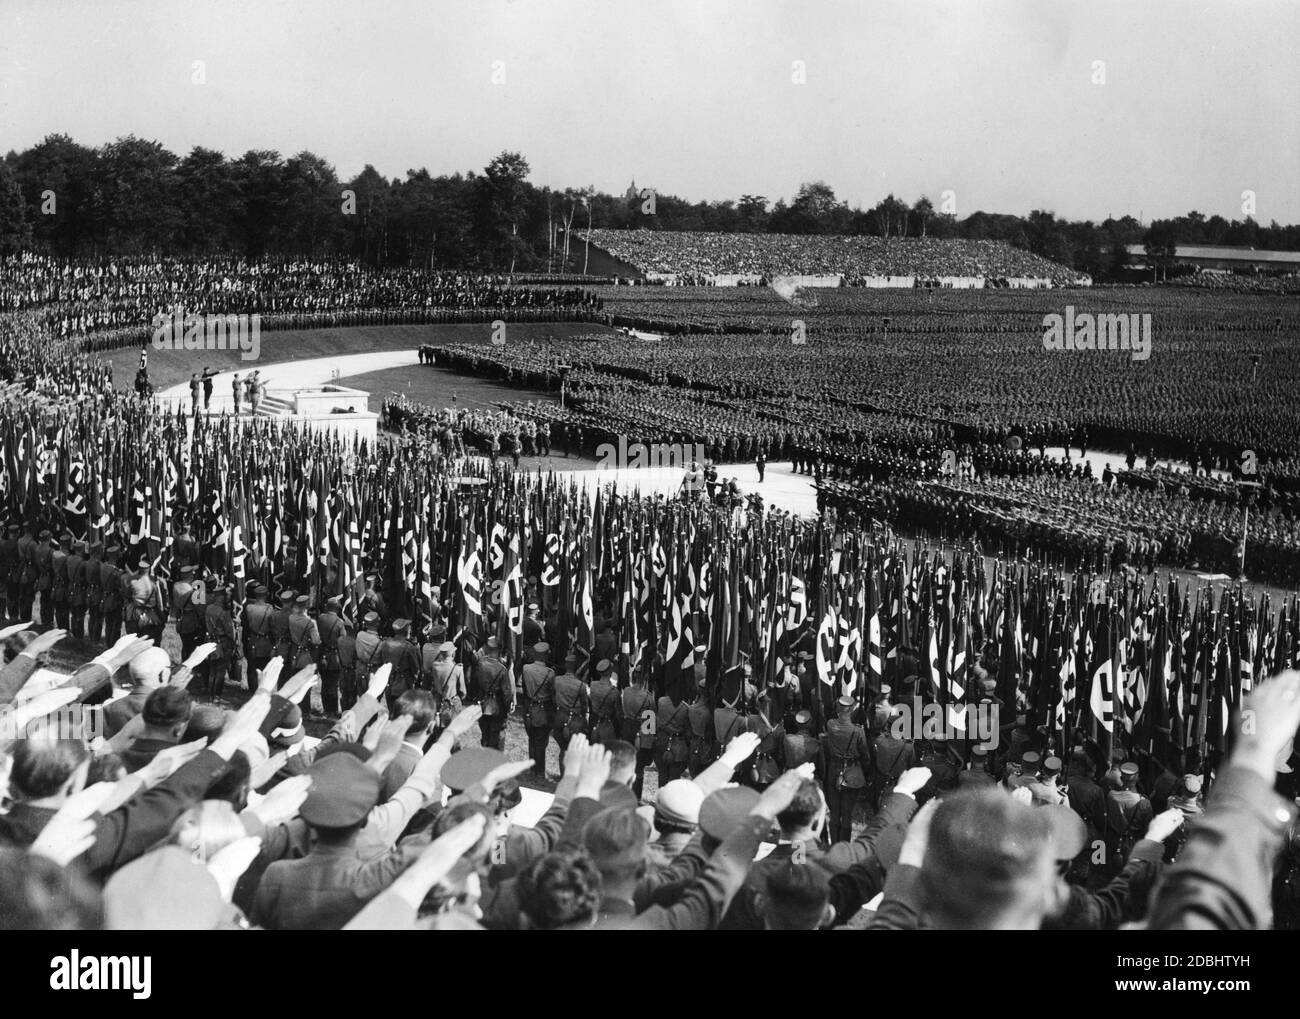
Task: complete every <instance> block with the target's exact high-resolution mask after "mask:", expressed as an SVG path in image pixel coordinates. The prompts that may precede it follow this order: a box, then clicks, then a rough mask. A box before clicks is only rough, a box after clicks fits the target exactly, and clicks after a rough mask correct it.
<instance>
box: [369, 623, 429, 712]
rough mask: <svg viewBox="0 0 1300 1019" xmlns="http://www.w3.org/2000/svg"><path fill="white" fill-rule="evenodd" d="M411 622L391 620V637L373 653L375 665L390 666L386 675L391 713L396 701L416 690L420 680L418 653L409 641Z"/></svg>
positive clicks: (382, 642) (386, 638) (383, 641)
mask: <svg viewBox="0 0 1300 1019" xmlns="http://www.w3.org/2000/svg"><path fill="white" fill-rule="evenodd" d="M410 632H411V621H410V620H409V619H394V620H393V635H392V636H391V637H385V638H384V639H383V640H382V641H380V643H379V648H378V650H377V651H376V652H375V658H376V664H377V665H391V666H392V671H391V672H390V673H389V675H388V706H389V711H392V710H393V708H394V706H395V705H396V703H397V699H398V698H399V697H401V696H402V694H404V693H406V691H407V690H413V689H416V688H417V686H418V683H419V678H420V651H419V649H418V648H417V647H416V646H415V645H414V644H412V643H411V641H410V637H409V635H410Z"/></svg>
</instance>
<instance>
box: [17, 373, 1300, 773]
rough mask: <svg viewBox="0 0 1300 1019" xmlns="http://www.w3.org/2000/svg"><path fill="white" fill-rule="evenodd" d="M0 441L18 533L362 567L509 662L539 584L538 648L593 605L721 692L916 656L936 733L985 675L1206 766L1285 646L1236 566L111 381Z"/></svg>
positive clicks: (886, 679) (679, 675)
mask: <svg viewBox="0 0 1300 1019" xmlns="http://www.w3.org/2000/svg"><path fill="white" fill-rule="evenodd" d="M0 448H2V449H3V470H2V471H0V485H2V486H3V488H2V489H0V499H2V504H3V507H4V510H5V512H6V514H7V516H8V518H9V519H10V520H11V521H13V522H19V523H21V524H22V525H24V526H26V527H28V528H33V529H37V528H43V527H48V528H50V529H51V530H52V531H54V532H55V533H59V532H60V531H62V530H63V529H66V530H67V531H68V532H70V533H71V534H73V535H75V536H77V537H82V538H86V539H88V540H90V541H102V542H104V543H105V544H107V545H113V544H118V545H120V546H122V547H123V548H125V549H126V550H127V552H128V558H127V562H128V564H131V565H134V564H135V563H136V562H137V561H138V559H139V557H140V556H142V555H143V556H147V557H148V559H149V561H150V563H151V564H152V568H153V570H154V571H155V572H156V574H157V575H159V576H161V577H167V576H168V575H169V572H170V565H171V560H172V549H173V543H174V540H175V536H176V535H177V534H178V533H179V529H180V528H181V527H182V526H183V525H188V526H189V527H190V528H191V529H192V533H193V536H194V538H195V539H196V540H197V541H198V542H199V545H200V547H201V550H202V551H201V558H202V562H203V565H204V566H205V567H206V568H207V569H209V570H211V571H212V573H213V574H214V575H215V576H216V577H217V578H220V579H221V580H223V581H224V582H227V583H229V584H230V585H231V586H232V588H233V596H234V600H235V602H236V603H239V602H242V601H243V598H244V591H245V585H246V584H247V583H248V581H249V580H251V579H254V578H258V579H261V580H262V581H263V582H266V581H269V580H270V579H271V577H272V576H274V575H276V574H279V573H281V572H283V571H285V570H286V569H288V570H290V571H291V572H292V573H293V575H295V576H297V577H300V578H304V580H303V581H302V582H301V583H302V584H303V585H305V586H307V587H309V589H310V591H311V594H312V596H313V598H314V599H315V601H316V603H317V604H320V603H321V602H322V601H323V599H324V598H326V597H328V596H330V595H333V594H339V595H341V596H343V597H344V599H345V603H346V605H347V608H348V610H349V611H351V610H352V608H354V607H355V604H356V600H357V598H358V596H359V594H360V593H361V592H362V591H363V589H364V583H363V578H364V576H365V574H367V573H369V572H372V571H373V572H377V573H378V574H379V576H380V585H381V587H382V590H383V592H384V594H385V596H386V599H387V600H388V604H389V606H390V608H391V609H392V610H393V611H394V612H396V613H399V614H402V615H405V616H409V617H411V618H413V619H414V620H415V621H416V623H417V629H416V632H417V633H419V632H421V630H422V628H423V623H424V622H427V621H428V620H429V619H430V616H431V614H433V613H435V612H438V611H439V606H441V607H442V608H441V611H444V612H445V613H446V616H447V623H448V632H449V635H451V636H454V639H456V640H457V641H458V642H461V643H463V642H464V641H467V640H481V639H482V638H483V637H485V636H486V635H487V634H489V633H495V634H496V635H497V636H498V637H499V638H500V639H501V640H502V644H503V646H504V647H506V648H507V649H508V652H509V654H510V660H511V662H512V664H513V665H514V667H515V668H519V667H520V666H521V665H522V654H521V651H522V648H521V646H520V645H521V641H522V633H523V628H522V622H523V607H524V604H525V601H526V600H532V599H538V600H539V601H540V602H541V605H542V609H543V612H544V613H545V614H548V615H549V614H550V613H555V614H556V616H557V625H556V630H557V632H558V634H559V635H560V647H558V648H556V649H555V650H556V653H557V655H558V656H559V659H558V660H563V656H564V655H565V654H566V653H567V652H569V651H572V652H573V653H574V654H575V655H576V657H577V660H578V662H579V666H580V667H581V666H582V665H583V664H584V663H586V661H587V660H588V659H589V658H590V656H591V654H592V649H593V644H594V639H595V636H596V631H597V628H598V627H599V625H600V620H601V619H602V617H603V618H607V619H608V620H609V621H610V622H611V623H613V624H614V625H615V626H616V627H617V631H618V636H619V640H620V647H621V654H620V655H619V661H618V663H617V666H618V671H619V673H620V675H621V676H622V677H624V679H626V678H628V677H630V676H631V675H632V674H633V673H634V672H636V671H637V670H638V668H640V669H642V670H648V673H647V674H648V675H650V676H651V677H652V682H653V686H654V687H655V688H656V689H657V690H659V691H667V692H668V693H670V694H672V695H673V696H675V697H681V696H683V695H684V694H685V693H686V691H687V690H688V689H689V686H690V684H692V683H693V682H694V679H693V675H694V665H695V662H696V659H697V656H703V657H704V659H705V661H706V663H707V665H708V666H709V668H708V670H707V674H708V675H709V676H710V677H711V680H710V681H711V682H712V684H713V685H714V687H715V688H716V689H715V692H716V693H717V694H718V695H719V696H720V697H725V698H728V699H730V698H733V697H734V696H735V695H736V694H737V693H738V692H739V690H738V687H739V684H740V683H741V682H742V681H744V680H743V673H744V672H746V671H748V673H749V680H748V681H749V682H751V683H753V684H754V685H755V686H756V687H757V688H758V689H760V690H761V689H762V688H763V687H765V686H768V685H771V684H776V683H781V682H785V681H786V673H785V666H786V663H788V662H796V661H798V660H800V659H801V658H802V659H803V660H805V661H807V663H808V666H809V668H810V669H812V670H815V675H816V676H817V677H818V679H820V681H821V683H820V689H821V690H822V692H823V694H824V697H825V698H826V699H827V700H828V701H829V698H831V697H833V696H838V695H839V694H840V693H842V692H845V691H849V692H855V693H857V694H859V695H862V696H865V695H866V691H869V690H879V689H880V687H881V685H882V684H885V683H887V684H890V685H892V686H893V687H894V688H895V689H896V690H903V689H906V688H907V684H906V683H905V682H904V681H905V680H906V678H907V676H908V675H911V674H913V673H914V674H915V675H916V676H917V677H918V678H917V681H916V684H917V685H916V692H917V694H918V695H921V696H923V697H925V699H926V700H927V701H931V700H932V701H934V702H936V703H938V704H939V705H941V706H942V708H943V712H944V714H945V716H946V719H947V721H948V724H949V725H951V726H952V728H953V729H954V730H956V732H957V734H958V735H960V734H961V733H962V731H963V730H964V727H965V724H966V717H967V712H968V711H969V710H970V709H971V708H972V707H973V706H974V705H977V704H978V703H979V702H980V700H981V698H982V697H984V696H989V697H991V698H993V699H995V700H996V702H997V703H998V705H999V710H1000V712H1001V713H1002V718H1003V722H1004V724H1009V722H1010V721H1011V720H1012V719H1013V717H1014V716H1015V715H1016V714H1024V715H1025V716H1026V719H1025V723H1024V724H1026V725H1028V726H1031V727H1032V726H1041V727H1044V728H1045V730H1046V731H1047V733H1048V734H1049V741H1050V742H1051V743H1053V744H1054V745H1055V746H1056V747H1057V748H1058V750H1060V749H1062V748H1068V746H1069V745H1071V740H1072V739H1073V736H1074V734H1075V732H1076V731H1077V730H1082V732H1083V733H1085V734H1086V735H1089V736H1090V737H1092V738H1094V739H1096V740H1097V742H1098V743H1099V744H1100V746H1101V748H1102V749H1103V751H1104V752H1107V753H1109V752H1110V751H1112V750H1113V749H1114V748H1117V747H1123V748H1125V749H1127V750H1130V751H1132V750H1134V749H1137V750H1141V751H1143V752H1147V753H1152V754H1153V756H1155V757H1156V758H1157V759H1160V760H1167V759H1169V753H1170V751H1182V752H1184V754H1185V758H1184V764H1183V766H1184V767H1185V768H1186V769H1187V770H1189V771H1197V770H1204V771H1205V772H1206V773H1207V774H1209V773H1211V772H1212V771H1213V769H1214V767H1215V765H1216V763H1217V762H1218V761H1219V760H1221V759H1222V757H1223V754H1224V753H1225V752H1226V750H1227V749H1228V747H1227V746H1226V745H1225V740H1226V739H1227V735H1226V734H1227V731H1228V725H1227V722H1228V716H1229V712H1230V711H1231V710H1232V709H1234V708H1236V707H1237V706H1238V705H1239V703H1240V701H1241V698H1242V696H1243V695H1244V694H1245V693H1247V692H1248V691H1249V690H1250V689H1251V687H1252V686H1253V685H1254V684H1255V683H1257V682H1258V681H1259V680H1260V679H1261V677H1263V676H1266V675H1269V674H1270V673H1272V672H1273V671H1275V670H1277V669H1280V668H1283V667H1286V666H1289V665H1292V664H1294V663H1295V662H1296V660H1297V657H1298V654H1297V652H1300V640H1298V634H1297V618H1298V616H1300V606H1298V605H1297V602H1296V600H1295V596H1292V597H1291V598H1290V599H1289V600H1287V601H1285V602H1284V603H1283V604H1281V605H1278V606H1274V605H1273V604H1272V602H1271V600H1270V598H1269V597H1268V596H1267V595H1264V596H1262V597H1256V596H1253V595H1250V594H1248V593H1247V592H1245V591H1244V590H1243V589H1241V588H1238V587H1235V586H1234V587H1227V588H1221V589H1219V590H1217V591H1216V590H1214V589H1212V588H1210V587H1208V586H1202V587H1196V588H1193V587H1188V586H1186V585H1183V584H1180V583H1178V582H1177V581H1176V580H1174V579H1172V578H1170V579H1168V580H1167V582H1165V581H1161V580H1158V579H1157V578H1155V577H1151V578H1139V577H1138V576H1136V575H1135V574H1119V575H1111V576H1089V575H1084V574H1075V575H1073V576H1069V575H1063V574H1061V573H1059V572H1057V571H1056V570H1054V569H1052V568H1049V567H1048V566H1046V565H1045V564H1043V563H1041V562H1035V561H1032V560H1026V559H1021V560H989V559H986V558H985V557H983V556H981V555H980V554H979V553H978V550H977V549H944V548H934V547H926V546H921V545H918V544H909V543H908V542H906V541H902V540H899V539H898V538H896V537H895V536H893V535H892V534H890V533H889V532H888V531H882V530H879V529H872V530H863V529H860V528H859V527H857V526H849V525H846V524H845V523H844V522H837V521H836V520H835V519H834V517H833V516H828V517H826V518H823V519H819V520H801V519H798V518H793V517H790V516H786V515H781V514H770V515H767V516H761V517H760V516H758V515H756V514H752V513H751V514H748V515H742V514H740V513H736V514H734V515H733V514H731V513H726V512H723V511H721V510H719V509H718V508H716V507H714V506H711V505H707V504H705V503H702V502H695V501H664V500H662V499H657V500H656V499H647V498H642V497H640V496H639V495H638V494H637V493H636V492H635V491H632V492H626V491H624V492H619V491H617V490H615V489H613V488H612V487H608V486H606V487H600V488H598V489H596V490H594V491H588V490H587V489H585V488H582V487H580V486H579V485H578V483H577V482H576V481H575V480H573V479H572V478H570V479H568V480H561V479H559V478H557V477H556V476H555V475H553V474H541V473H532V474H529V473H514V472H511V471H509V470H506V469H504V468H501V469H498V470H497V471H496V472H494V473H492V472H487V468H486V467H483V468H481V470H480V473H479V474H476V475H475V474H471V475H469V476H466V477H453V476H449V475H448V473H447V472H446V471H445V469H442V468H440V467H433V466H431V464H433V463H434V458H432V457H431V456H430V455H429V454H428V451H427V450H425V449H424V447H423V445H422V444H421V442H420V441H417V440H407V441H405V442H394V443H381V444H378V445H376V446H374V447H373V448H372V447H368V446H367V445H365V444H364V443H355V444H348V443H345V442H343V441H341V440H339V439H337V438H335V437H332V436H330V435H326V434H321V433H317V432H312V431H303V430H298V429H295V428H294V427H293V426H290V425H284V424H279V423H277V422H276V421H274V420H272V419H258V420H254V421H252V422H241V423H238V424H237V423H235V422H234V421H232V420H230V419H228V418H211V419H205V418H201V417H200V418H189V417H185V416H183V415H181V414H178V413H177V414H173V413H171V412H167V411H163V410H160V409H157V408H155V407H152V406H151V405H149V404H147V403H144V402H139V401H135V400H131V399H128V398H126V397H124V396H123V397H114V398H111V399H108V400H105V399H103V398H100V399H93V400H92V399H87V400H81V401H69V400H65V401H58V402H56V401H43V400H32V401H27V402H23V401H9V402H8V403H6V404H4V405H3V410H2V411H0ZM801 653H802V654H801ZM744 664H747V665H748V666H749V669H748V670H744V669H742V666H743V665H744ZM981 670H987V671H988V678H989V679H991V680H992V681H994V683H995V686H994V687H993V688H992V689H986V687H985V685H984V683H983V680H984V672H983V671H981Z"/></svg>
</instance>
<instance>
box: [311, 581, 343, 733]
mask: <svg viewBox="0 0 1300 1019" xmlns="http://www.w3.org/2000/svg"><path fill="white" fill-rule="evenodd" d="M316 629H317V633H318V634H319V636H320V647H319V653H320V659H319V664H320V677H321V707H322V708H323V709H324V711H325V714H327V715H331V716H335V715H337V714H338V713H339V674H340V672H341V671H342V663H341V660H340V657H339V640H340V639H341V638H342V637H343V636H344V635H345V634H346V633H347V623H346V622H345V621H344V619H343V599H342V598H340V597H339V596H338V595H334V596H333V597H332V598H327V599H325V611H324V612H322V613H321V614H320V617H319V618H318V619H317V620H316Z"/></svg>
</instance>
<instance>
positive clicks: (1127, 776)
mask: <svg viewBox="0 0 1300 1019" xmlns="http://www.w3.org/2000/svg"><path fill="white" fill-rule="evenodd" d="M1119 775H1120V788H1119V789H1112V790H1111V791H1110V792H1108V793H1107V794H1106V848H1107V850H1108V852H1109V857H1108V858H1109V860H1110V861H1111V865H1112V868H1114V869H1118V868H1119V866H1120V865H1121V864H1122V861H1123V860H1124V859H1125V858H1126V857H1127V856H1128V853H1129V850H1130V849H1131V848H1132V846H1133V844H1134V843H1135V842H1137V840H1138V839H1140V838H1141V837H1142V836H1143V834H1144V833H1145V832H1146V830H1147V825H1148V824H1150V823H1151V818H1152V817H1154V816H1155V811H1154V810H1153V809H1152V807H1151V801H1150V800H1148V799H1147V798H1146V797H1145V796H1143V795H1142V793H1140V792H1139V791H1138V788H1137V785H1138V766H1137V764H1135V763H1134V762H1133V761H1125V762H1124V763H1123V764H1122V765H1120V769H1119Z"/></svg>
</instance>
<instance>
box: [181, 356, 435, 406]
mask: <svg viewBox="0 0 1300 1019" xmlns="http://www.w3.org/2000/svg"><path fill="white" fill-rule="evenodd" d="M419 363H420V353H419V350H418V349H417V348H415V347H412V348H411V349H410V350H384V351H377V352H375V353H373V354H340V355H338V356H337V357H311V358H305V359H304V360H301V361H280V362H278V363H276V364H268V365H260V366H259V365H258V364H257V362H256V361H249V362H248V363H247V364H246V365H245V366H244V367H242V368H239V369H238V370H237V371H230V372H221V373H220V374H219V375H215V376H213V380H212V403H211V404H210V409H211V410H213V411H220V410H221V409H222V408H223V407H224V408H225V409H227V410H229V409H230V403H231V395H230V392H231V390H230V380H231V377H232V376H234V375H236V374H238V375H239V377H240V380H241V381H242V380H243V379H244V377H245V376H247V375H248V373H249V372H252V371H256V372H257V373H258V375H259V376H260V377H261V378H262V379H263V380H265V382H266V388H267V390H268V391H269V392H271V393H275V392H284V391H289V390H294V389H315V388H316V387H318V386H323V385H327V384H328V383H331V382H337V383H339V384H340V385H346V382H345V380H346V379H347V377H348V376H350V375H365V374H367V373H368V372H377V371H384V370H385V369H387V368H401V367H403V366H404V365H411V366H413V367H415V366H418V365H419ZM156 398H157V399H159V400H163V401H166V402H167V403H171V404H175V403H178V402H179V403H181V404H183V405H184V406H185V407H187V408H188V407H189V402H190V384H189V383H188V382H181V383H178V384H177V385H174V386H169V387H168V388H167V389H164V390H162V391H161V392H159V393H158V394H156ZM247 406H248V405H247V403H244V407H245V408H247Z"/></svg>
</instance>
